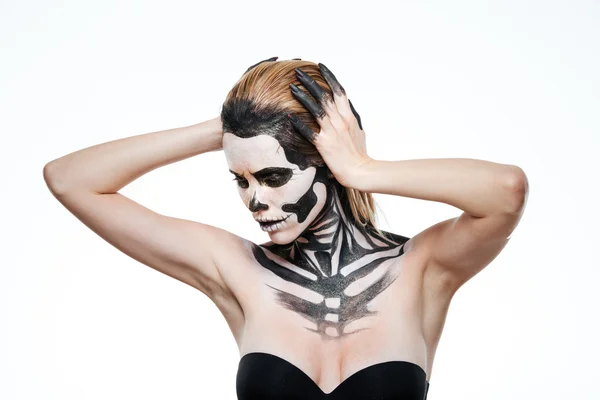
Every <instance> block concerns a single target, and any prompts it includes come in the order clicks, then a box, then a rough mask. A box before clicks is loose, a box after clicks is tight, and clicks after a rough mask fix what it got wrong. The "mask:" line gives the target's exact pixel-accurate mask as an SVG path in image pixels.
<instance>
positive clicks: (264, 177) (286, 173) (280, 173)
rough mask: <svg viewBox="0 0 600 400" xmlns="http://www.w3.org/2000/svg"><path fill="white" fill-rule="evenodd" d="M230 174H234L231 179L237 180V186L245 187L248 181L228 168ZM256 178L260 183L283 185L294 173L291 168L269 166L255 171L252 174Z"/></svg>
mask: <svg viewBox="0 0 600 400" xmlns="http://www.w3.org/2000/svg"><path fill="white" fill-rule="evenodd" d="M229 172H231V173H232V174H234V175H235V178H234V179H233V180H236V181H238V186H240V187H243V188H247V187H248V182H247V181H246V179H244V178H243V177H242V176H240V175H239V174H237V173H235V172H233V171H232V170H229ZM252 175H253V176H254V177H255V178H256V180H258V181H259V182H260V183H261V184H264V185H267V186H270V187H279V186H283V185H285V184H286V183H287V182H288V181H289V180H290V179H291V178H292V176H293V175H294V171H293V170H292V169H291V168H281V167H271V168H263V169H261V170H260V171H257V172H255V173H253V174H252Z"/></svg>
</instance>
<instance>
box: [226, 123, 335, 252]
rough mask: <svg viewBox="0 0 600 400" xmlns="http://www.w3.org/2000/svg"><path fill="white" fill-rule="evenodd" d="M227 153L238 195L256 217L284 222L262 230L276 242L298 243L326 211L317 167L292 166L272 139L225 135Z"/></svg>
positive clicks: (276, 142) (322, 185)
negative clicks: (317, 176)
mask: <svg viewBox="0 0 600 400" xmlns="http://www.w3.org/2000/svg"><path fill="white" fill-rule="evenodd" d="M223 152H224V153H225V158H226V159H227V164H228V166H229V170H230V171H232V173H233V174H234V175H235V176H236V178H237V182H236V185H237V189H238V193H239V194H240V197H241V198H242V201H243V202H244V205H246V207H248V209H249V210H250V211H251V212H252V215H253V217H254V218H255V219H256V220H259V221H263V220H266V221H275V220H283V221H281V222H278V223H276V224H271V225H269V226H266V227H262V229H263V231H266V232H268V234H269V236H270V238H271V241H272V242H273V243H277V244H287V243H290V242H292V241H294V240H295V239H296V238H297V237H298V236H300V235H301V234H302V232H304V230H305V229H306V228H307V227H308V226H310V224H311V223H312V221H313V220H314V219H315V217H316V216H317V215H318V214H319V212H320V211H321V209H322V208H323V206H324V204H325V201H326V197H327V190H326V187H325V185H324V184H323V183H321V182H318V181H315V174H316V172H317V168H315V167H308V168H306V169H305V170H301V169H300V168H299V167H298V166H297V165H296V164H293V163H290V162H289V161H288V160H287V158H286V156H285V152H284V150H283V148H282V147H281V146H280V144H279V142H278V141H277V140H276V139H275V138H273V137H272V136H268V135H258V136H253V137H250V138H245V139H242V138H240V137H238V136H235V135H233V134H231V133H229V132H225V133H224V134H223ZM232 176H233V175H232ZM313 193H314V194H313ZM314 195H316V202H315V201H314Z"/></svg>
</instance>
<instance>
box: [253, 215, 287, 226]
mask: <svg viewBox="0 0 600 400" xmlns="http://www.w3.org/2000/svg"><path fill="white" fill-rule="evenodd" d="M290 215H291V214H290ZM289 217H290V216H289V215H288V216H287V217H285V218H282V219H278V220H276V221H269V222H260V221H257V222H258V224H259V225H260V226H261V227H269V226H273V225H276V224H277V223H279V222H283V221H285V220H286V219H288V218H289Z"/></svg>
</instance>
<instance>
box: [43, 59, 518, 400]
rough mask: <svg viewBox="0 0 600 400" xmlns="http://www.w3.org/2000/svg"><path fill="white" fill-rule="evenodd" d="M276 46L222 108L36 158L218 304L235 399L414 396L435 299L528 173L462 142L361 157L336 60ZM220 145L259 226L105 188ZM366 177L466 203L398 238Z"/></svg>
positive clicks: (391, 190)
mask: <svg viewBox="0 0 600 400" xmlns="http://www.w3.org/2000/svg"><path fill="white" fill-rule="evenodd" d="M276 59H277V57H273V58H270V59H267V60H263V61H261V62H259V63H257V64H255V65H253V66H251V67H250V68H249V69H248V70H247V71H246V72H245V73H244V75H243V76H242V77H241V78H240V80H239V81H238V82H237V83H236V84H235V86H234V87H233V89H232V90H231V91H230V92H229V94H228V95H227V97H226V100H225V103H224V104H223V108H222V111H221V115H220V116H219V117H217V118H214V119H211V120H208V121H205V122H202V123H199V124H196V125H191V126H187V127H182V128H176V129H171V130H165V131H160V132H153V133H148V134H144V135H137V136H132V137H128V138H124V139H120V140H116V141H112V142H108V143H104V144H100V145H96V146H92V147H90V148H86V149H83V150H79V151H77V152H74V153H72V154H68V155H66V156H64V157H61V158H59V159H57V160H54V161H52V162H50V163H48V164H47V165H46V167H45V168H44V176H45V179H46V182H47V184H48V187H49V188H50V190H51V191H52V193H53V194H54V196H56V198H57V199H58V200H59V201H60V202H61V203H62V204H63V205H64V206H65V207H66V208H67V209H68V210H69V211H70V212H72V213H73V214H74V215H75V216H76V217H77V218H79V219H80V220H81V221H82V222H83V223H84V224H86V225H87V226H88V227H89V228H90V229H92V230H93V231H94V232H96V233H97V234H98V235H100V236H101V237H102V238H104V239H105V240H106V241H108V242H109V243H111V244H112V245H114V246H115V247H116V248H118V249H119V250H121V251H122V252H124V253H125V254H127V255H129V256H131V257H133V258H134V259H136V260H138V261H140V262H142V263H144V264H146V265H148V266H150V267H151V268H154V269H156V270H158V271H161V272H163V273H165V274H167V275H169V276H171V277H173V278H175V279H178V280H180V281H182V282H185V283H187V284H188V285H190V286H192V287H194V288H197V289H198V290H200V291H201V292H202V293H204V294H205V295H206V296H208V297H209V298H210V299H211V300H212V301H213V302H214V303H215V304H216V306H217V307H218V308H219V309H220V310H221V311H222V313H223V315H224V317H225V319H226V320H227V322H228V324H229V326H230V328H231V330H232V333H233V335H234V337H235V339H236V341H237V344H238V348H239V351H240V357H241V358H240V363H239V367H238V374H237V394H238V398H239V399H283V398H285V399H319V398H327V399H355V398H360V399H407V400H413V399H414V400H417V399H418V400H423V399H425V398H426V397H427V391H428V388H429V382H430V379H431V371H432V367H433V359H434V356H435V351H436V347H437V344H438V342H439V339H440V336H441V333H442V329H443V325H444V321H445V318H446V313H447V311H448V307H449V305H450V301H451V299H452V297H453V295H454V294H455V293H456V291H457V290H458V289H459V288H460V287H461V286H462V285H463V284H464V283H465V282H467V281H468V280H469V279H470V278H471V277H473V276H474V275H476V274H477V273H478V272H479V271H481V270H482V269H483V268H484V267H485V266H486V265H488V264H489V263H490V262H491V261H492V260H493V259H494V258H495V257H496V256H497V255H498V254H499V253H500V251H501V250H502V249H503V248H504V246H505V245H506V243H507V242H508V240H509V238H510V235H511V232H512V231H513V230H514V229H515V227H516V226H517V224H518V222H519V220H520V218H521V216H522V214H523V211H524V208H525V204H526V200H527V194H528V183H527V177H526V175H525V174H524V172H523V171H522V170H521V169H520V168H519V167H517V166H514V165H504V164H497V163H493V162H488V161H482V160H474V159H426V160H402V161H382V160H376V159H373V158H371V157H369V156H368V155H367V152H366V143H365V133H364V131H363V129H362V124H361V120H360V116H359V115H358V113H357V112H356V110H355V109H354V107H353V106H352V103H351V102H350V101H349V99H348V97H347V96H346V93H345V91H344V89H343V87H342V86H341V85H340V83H339V82H338V81H337V79H336V77H335V76H334V75H333V73H332V72H331V71H330V70H329V69H327V67H325V66H324V65H322V64H318V65H317V64H314V63H312V62H308V61H302V60H300V59H293V60H287V61H277V60H276ZM221 149H222V150H223V151H224V155H225V157H226V160H227V164H228V167H229V170H230V172H231V173H232V174H233V176H234V179H235V180H236V184H237V186H238V192H239V195H240V197H241V199H242V201H243V203H244V206H246V207H247V208H248V210H249V212H250V214H251V216H252V218H254V219H255V220H256V221H257V222H258V223H259V225H260V227H261V229H262V230H263V231H266V232H268V234H269V237H270V239H271V240H270V241H269V242H267V243H263V244H260V245H259V244H255V243H252V242H250V241H248V240H246V239H244V238H242V237H239V236H237V235H235V234H233V233H230V232H227V231H225V230H222V229H220V228H217V227H214V226H210V225H207V224H203V223H200V222H194V221H188V220H183V219H178V218H172V217H168V216H164V215H160V214H158V213H155V212H153V211H151V210H149V209H147V208H145V207H143V206H141V205H140V204H138V203H136V202H134V201H132V200H130V199H128V198H127V197H125V196H123V195H121V194H120V193H118V190H120V189H121V188H122V187H124V186H125V185H127V184H128V183H130V182H132V181H133V180H134V179H137V178H138V177H140V176H141V175H143V174H146V173H148V172H149V171H152V170H154V169H156V168H158V167H161V166H164V165H166V164H169V163H172V162H175V161H180V160H183V159H186V158H188V157H192V156H196V155H198V154H202V153H204V152H209V151H216V150H221ZM371 193H385V194H393V195H398V196H405V197H412V198H420V199H425V200H430V201H439V202H444V203H447V204H450V205H453V206H455V207H458V208H460V209H461V210H463V213H462V214H461V215H460V216H459V217H456V218H453V219H449V220H446V221H442V222H440V223H438V224H435V225H433V226H431V227H430V228H428V229H426V230H424V231H423V232H420V233H419V234H417V235H415V236H413V237H411V238H409V237H405V236H402V235H399V234H394V233H390V232H384V231H382V230H380V229H378V228H377V226H376V223H375V203H374V201H373V197H372V195H371Z"/></svg>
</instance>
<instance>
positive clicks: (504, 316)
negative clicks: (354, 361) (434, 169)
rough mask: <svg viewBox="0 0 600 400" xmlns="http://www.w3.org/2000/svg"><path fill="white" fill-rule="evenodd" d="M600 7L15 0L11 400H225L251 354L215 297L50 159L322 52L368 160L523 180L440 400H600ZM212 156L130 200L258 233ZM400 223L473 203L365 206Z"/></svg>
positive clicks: (7, 223) (0, 282)
mask: <svg viewBox="0 0 600 400" xmlns="http://www.w3.org/2000/svg"><path fill="white" fill-rule="evenodd" d="M599 27H600V3H598V2H595V1H591V0H590V1H573V0H571V1H566V0H565V1H548V0H545V1H542V0H539V1H493V2H490V1H453V2H449V1H421V2H417V1H403V2H387V1H386V2H377V1H367V2H362V3H360V4H353V3H351V2H341V1H336V2H332V1H329V2H318V3H317V2H313V1H306V0H304V1H296V2H275V1H273V2H266V1H263V2H259V1H247V2H242V1H239V2H231V1H223V2H210V3H207V2H202V1H188V2H184V1H169V2H166V1H165V2H156V1H154V2H150V1H143V2H142V1H137V2H134V1H128V2H124V1H114V0H113V1H102V2H100V1H73V0H71V1H60V2H59V1H18V2H17V1H15V0H13V1H3V2H2V3H1V4H0V47H1V51H2V56H1V57H2V60H1V62H0V72H1V74H0V109H1V110H2V111H1V115H2V117H1V119H0V132H1V134H2V144H1V145H0V149H1V157H0V162H1V163H2V165H1V168H0V173H1V174H2V176H1V181H0V182H1V187H2V196H1V197H0V198H1V201H2V211H3V218H2V228H3V229H2V235H3V238H2V259H1V269H0V324H1V325H0V328H1V329H0V398H2V399H10V400H16V399H61V400H62V399H65V400H71V399H72V400H83V399H85V400H96V399H98V400H100V399H102V400H105V399H112V400H117V399H148V400H150V399H235V374H236V370H237V362H238V356H239V354H238V351H237V347H236V344H235V341H234V339H233V336H232V335H231V333H230V331H229V328H228V326H227V324H226V322H225V320H224V319H223V317H222V315H221V314H220V312H219V310H218V309H217V308H216V307H215V306H214V305H213V304H212V303H211V301H210V300H209V299H208V298H206V297H205V296H204V295H203V294H202V293H200V292H197V291H195V290H194V289H192V288H191V287H188V286H187V285H185V284H183V283H180V282H179V281H176V280H174V279H172V278H170V277H168V276H166V275H163V274H161V273H159V272H157V271H155V270H152V269H151V268H149V267H146V266H145V265H143V264H141V263H139V262H137V261H135V260H133V259H131V258H129V257H127V256H126V255H124V254H123V253H120V252H119V251H118V250H116V249H115V248H114V247H112V246H111V245H110V244H108V243H107V242H105V241H103V240H102V239H100V238H99V237H98V236H97V235H96V234H95V233H93V232H92V231H91V230H89V229H88V228H87V227H86V226H85V225H83V224H82V223H81V222H80V221H79V220H77V219H76V218H75V217H74V216H73V215H71V214H70V213H69V212H68V211H67V210H66V209H65V208H63V207H62V206H61V204H60V203H59V202H58V201H57V200H56V199H55V198H54V197H53V196H52V195H51V193H50V191H49V190H48V189H47V187H46V185H45V183H44V180H43V177H42V169H43V167H44V165H45V164H46V163H47V162H49V161H51V160H53V159H55V158H58V157H60V156H62V155H65V154H67V153H70V152H72V151H76V150H79V149H81V148H84V147H88V146H92V145H94V144H98V143H103V142H107V141H110V140H114V139H119V138H123V137H126V136H132V135H137V134H142V133H148V132H154V131H159V130H163V129H170V128H175V127H181V126H187V125H191V124H195V123H198V122H201V121H204V120H207V119H209V118H214V117H216V116H217V115H218V113H219V110H220V106H221V104H222V102H223V100H224V98H225V95H226V94H227V92H228V90H229V89H230V88H231V86H232V85H233V84H234V83H235V81H236V80H237V79H238V78H239V77H240V76H241V74H242V73H243V72H244V71H245V70H246V68H247V67H249V66H250V65H252V64H254V63H256V62H258V61H260V60H263V59H266V58H269V57H271V56H279V59H281V60H284V59H291V58H295V57H297V58H302V59H303V60H310V61H313V62H322V63H324V64H325V65H327V66H328V67H329V68H330V69H331V70H332V71H333V72H334V74H335V75H336V76H337V77H338V79H339V80H340V82H341V83H342V85H343V86H344V87H345V88H346V91H347V93H348V95H349V97H350V99H351V100H352V102H353V103H354V105H355V107H356V109H357V110H358V112H359V113H360V115H361V117H362V121H363V126H364V129H365V131H366V134H367V144H368V152H369V155H370V156H371V157H373V158H377V159H385V160H400V159H417V158H463V157H464V158H476V159H484V160H489V161H494V162H499V163H506V164H515V165H518V166H520V167H521V168H522V169H523V170H524V171H525V172H526V174H527V176H528V178H529V183H530V194H529V201H528V205H527V210H526V212H525V215H524V217H523V219H522V220H521V223H520V225H519V226H518V228H517V229H516V231H515V232H514V234H513V236H512V239H511V241H510V243H509V244H508V245H507V247H506V248H505V249H504V251H503V252H502V253H501V254H500V255H499V256H498V258H496V260H494V261H493V262H492V264H490V265H489V266H488V267H487V268H486V269H485V270H484V271H482V272H481V273H480V274H478V275H476V276H475V277H474V278H473V279H472V280H471V281H469V282H468V283H467V284H466V285H465V286H463V287H462V288H461V289H460V291H459V292H458V293H457V294H456V296H455V298H454V300H453V302H452V305H451V307H450V311H449V314H448V318H447V320H446V325H445V329H444V333H443V335H442V338H441V341H440V344H439V347H438V350H437V354H436V357H435V362H434V366H433V372H432V375H431V377H430V381H431V388H430V392H429V399H431V400H442V399H443V400H446V399H461V400H470V399H477V400H480V399H502V400H505V399H547V400H550V399H567V398H570V399H598V398H600V388H598V384H597V383H598V380H599V379H600V372H599V371H600V367H599V365H598V357H599V355H600V354H599V353H600V352H599V346H598V342H597V338H598V337H600V329H599V328H598V315H599V313H598V309H597V308H598V304H599V303H600V302H599V298H598V297H599V296H598V279H599V278H600V272H599V270H600V268H599V267H600V265H599V264H600V263H599V262H598V239H599V235H598V230H597V226H598V223H599V222H600V221H599V216H598V199H597V197H596V193H597V187H598V177H597V175H598V172H599V171H600V168H599V166H600V165H599V164H600V163H599V162H598V158H599V151H600V148H599V147H600V146H599V142H600V140H599V130H600V129H599V128H600V118H599V110H600V101H599V100H600V99H599V97H600V84H599V83H600V79H599V78H598V76H599V75H598V71H600V48H599V45H598V43H599V39H600V28H599ZM231 178H232V176H231V174H230V173H229V172H228V171H227V164H226V162H225V158H224V156H223V153H222V152H213V153H208V154H203V155H201V156H198V157H192V158H189V159H187V160H184V161H181V162H179V163H174V164H171V165H168V166H165V167H163V168H160V169H157V170H155V171H153V172H151V173H149V174H147V175H145V176H143V177H141V178H140V179H138V180H136V181H134V182H132V183H131V184H130V185H128V186H126V187H125V188H123V189H122V190H121V191H120V192H121V193H122V194H124V195H126V196H128V197H130V198H132V199H134V200H135V201H137V202H139V203H141V204H143V205H144V206H146V207H148V208H151V209H153V210H154V211H157V212H160V213H162V214H166V215H171V216H176V217H180V218H187V219H192V220H196V221H201V222H204V223H208V224H211V225H215V226H218V227H220V228H223V229H227V230H229V231H231V232H234V233H235V234H237V235H240V236H243V237H245V238H247V239H250V240H252V241H254V242H258V243H262V242H264V241H267V240H268V236H267V234H266V233H264V232H262V231H261V230H260V228H259V227H258V225H257V224H256V222H255V221H254V220H253V219H252V217H251V214H250V212H249V211H248V210H247V209H246V208H245V207H244V205H243V204H242V203H241V201H240V199H239V197H238V195H237V191H236V188H235V182H233V181H231ZM375 198H376V200H377V201H378V203H379V206H380V208H381V209H382V210H383V212H384V214H383V216H381V217H380V218H379V220H380V222H381V227H382V228H383V229H385V230H389V231H392V232H395V233H398V234H401V235H405V236H414V235H415V234H417V233H418V232H420V231H421V230H423V229H425V228H427V227H429V226H430V225H432V224H434V223H437V222H439V221H441V220H443V219H446V218H451V217H454V216H458V215H459V213H460V210H458V209H456V208H454V207H452V206H449V205H446V204H442V203H436V202H430V201H424V200H419V199H410V198H403V197H398V196H388V195H380V194H376V195H375Z"/></svg>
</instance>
